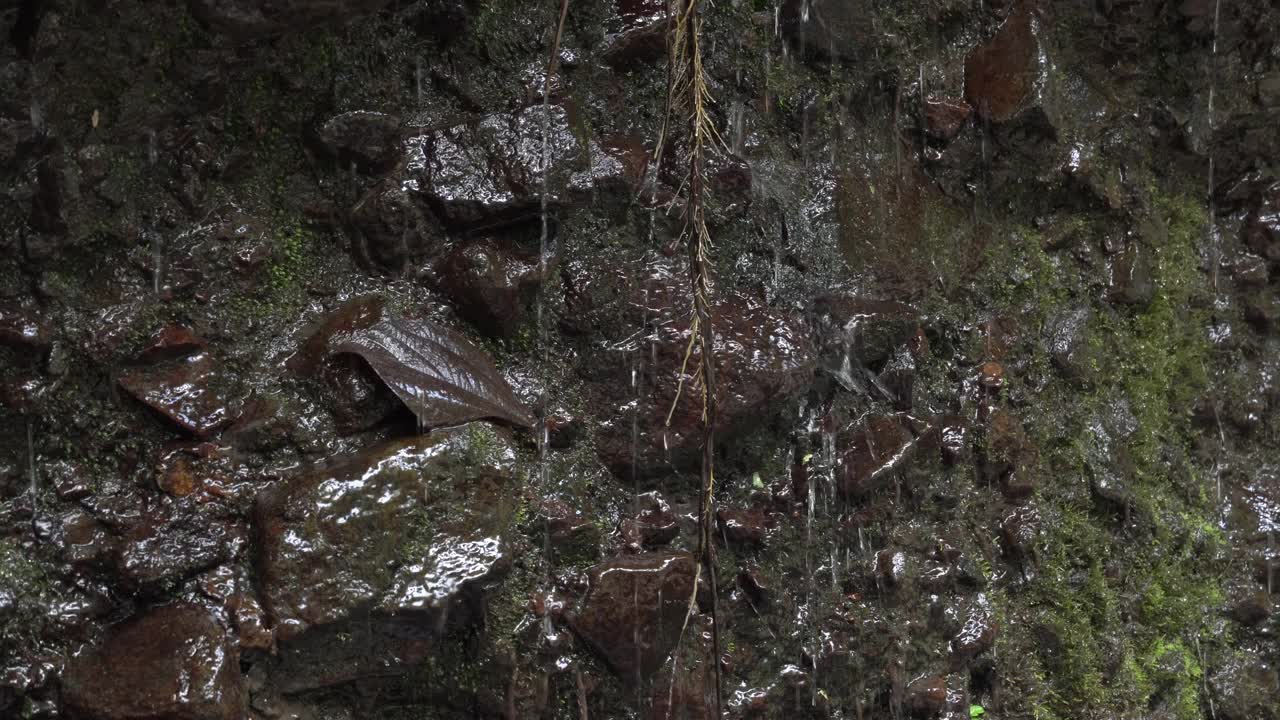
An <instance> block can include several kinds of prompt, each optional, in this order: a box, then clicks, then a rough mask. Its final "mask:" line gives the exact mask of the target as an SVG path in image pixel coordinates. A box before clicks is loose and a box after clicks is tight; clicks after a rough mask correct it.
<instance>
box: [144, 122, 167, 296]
mask: <svg viewBox="0 0 1280 720" xmlns="http://www.w3.org/2000/svg"><path fill="white" fill-rule="evenodd" d="M157 155H158V153H157V151H156V131H155V130H148V131H147V165H148V166H150V167H155V164H156V159H157ZM151 264H152V273H151V286H152V287H151V289H152V291H153V292H155V294H156V295H159V294H160V288H161V286H162V285H163V279H164V240H163V239H162V238H161V237H160V233H159V232H154V231H153V232H152V233H151Z"/></svg>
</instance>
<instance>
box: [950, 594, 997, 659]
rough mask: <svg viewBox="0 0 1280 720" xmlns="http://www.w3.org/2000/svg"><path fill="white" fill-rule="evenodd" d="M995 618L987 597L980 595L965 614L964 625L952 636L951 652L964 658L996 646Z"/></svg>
mask: <svg viewBox="0 0 1280 720" xmlns="http://www.w3.org/2000/svg"><path fill="white" fill-rule="evenodd" d="M997 631H998V628H997V627H996V624H995V620H994V618H993V617H992V614H991V608H990V606H989V605H988V604H987V601H986V598H985V597H984V596H982V595H979V596H978V598H977V600H976V601H975V602H974V604H973V606H972V607H971V608H969V612H968V614H967V615H966V616H965V621H964V625H962V626H961V627H960V630H959V632H957V633H956V634H955V636H954V637H952V638H951V652H952V653H953V654H954V655H956V656H958V657H962V658H973V657H975V656H977V655H979V654H981V653H984V652H986V651H987V650H990V649H991V648H992V647H994V646H995V642H996V633H997Z"/></svg>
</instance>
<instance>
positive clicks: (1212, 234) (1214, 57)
mask: <svg viewBox="0 0 1280 720" xmlns="http://www.w3.org/2000/svg"><path fill="white" fill-rule="evenodd" d="M1221 12H1222V0H1214V3H1213V44H1212V46H1211V49H1210V51H1209V103H1208V126H1209V134H1208V138H1207V139H1206V143H1207V148H1206V152H1207V153H1208V155H1209V173H1208V176H1209V177H1208V183H1207V187H1206V188H1205V192H1206V194H1207V196H1208V200H1209V230H1208V232H1209V247H1210V254H1211V257H1210V263H1211V265H1210V269H1209V272H1210V277H1211V278H1212V279H1213V294H1214V304H1215V305H1218V304H1220V303H1221V302H1222V299H1221V298H1220V297H1219V296H1218V269H1219V266H1221V265H1222V238H1221V237H1219V234H1218V227H1217V226H1218V221H1217V217H1216V214H1217V209H1216V208H1215V207H1214V200H1213V131H1214V121H1213V99H1214V93H1215V92H1216V91H1217V85H1218V20H1219V18H1220V17H1221Z"/></svg>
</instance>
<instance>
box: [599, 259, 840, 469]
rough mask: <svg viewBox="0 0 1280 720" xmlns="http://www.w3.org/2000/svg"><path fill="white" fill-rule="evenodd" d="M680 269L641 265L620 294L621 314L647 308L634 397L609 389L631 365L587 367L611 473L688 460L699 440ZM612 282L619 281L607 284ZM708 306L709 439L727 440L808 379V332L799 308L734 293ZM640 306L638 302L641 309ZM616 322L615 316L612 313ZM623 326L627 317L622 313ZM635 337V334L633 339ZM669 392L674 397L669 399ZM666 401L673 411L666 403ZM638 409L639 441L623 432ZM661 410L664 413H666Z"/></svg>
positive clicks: (693, 458) (698, 403)
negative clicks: (712, 435) (711, 364)
mask: <svg viewBox="0 0 1280 720" xmlns="http://www.w3.org/2000/svg"><path fill="white" fill-rule="evenodd" d="M686 282H687V280H686V278H685V276H684V275H683V274H678V273H677V272H676V270H675V268H673V267H670V266H668V265H665V264H659V265H656V266H655V267H652V268H650V274H649V276H648V277H646V278H644V279H643V280H642V281H641V286H640V287H635V288H631V289H629V292H627V294H626V295H623V298H624V300H628V301H629V302H628V303H627V304H626V305H624V312H625V313H626V318H627V321H628V322H629V321H631V320H632V319H634V320H635V321H636V323H637V324H639V321H640V319H641V317H647V319H648V322H649V327H651V328H652V332H651V334H650V335H649V336H648V337H647V338H643V339H641V340H640V342H641V343H643V344H644V346H645V347H648V348H650V349H651V351H652V352H651V355H650V358H651V362H647V363H646V365H645V368H644V372H645V377H644V378H643V385H644V387H645V388H648V389H650V392H646V393H645V396H644V397H642V398H640V399H639V404H638V405H637V404H636V398H634V397H629V396H626V395H624V394H621V393H619V392H618V389H619V388H625V387H629V385H630V367H628V366H626V365H623V364H615V365H613V366H611V367H608V368H593V369H592V371H593V372H598V373H599V375H598V376H593V377H591V378H589V379H590V381H591V391H592V393H593V396H594V397H595V398H597V400H598V402H599V403H600V405H601V406H602V408H603V409H604V413H603V414H604V416H605V418H606V419H605V422H604V424H603V426H602V427H601V429H600V433H599V435H598V437H597V451H598V452H599V454H600V457H601V459H602V460H603V461H604V462H605V463H606V464H607V465H608V466H609V467H610V468H611V469H612V470H613V471H614V472H615V473H616V474H618V476H619V477H624V478H627V477H631V473H632V471H633V469H634V470H635V471H636V472H637V473H638V474H640V475H648V476H651V475H652V474H654V473H656V472H669V470H670V468H671V467H672V466H675V467H677V468H691V467H696V465H697V462H698V458H699V457H700V448H701V442H702V400H701V396H700V391H699V380H698V377H697V376H696V372H697V367H698V363H699V362H700V353H699V351H698V350H697V349H696V348H695V349H694V351H693V354H692V356H691V357H689V358H688V362H687V363H686V362H685V350H686V349H687V348H688V347H689V313H688V294H687V291H686ZM614 290H615V291H624V290H625V286H624V288H618V287H616V286H615V287H614ZM714 305H715V307H714V312H715V331H716V347H715V366H716V373H715V374H716V398H717V414H716V421H717V422H716V428H715V430H716V440H717V444H722V446H723V447H729V448H731V447H733V443H734V440H735V439H736V438H738V437H740V436H741V435H742V434H743V433H745V432H746V431H748V430H750V429H752V428H754V427H757V426H758V425H759V424H760V423H762V422H765V421H767V420H768V419H769V418H770V417H771V416H772V415H774V414H775V413H777V412H779V411H781V410H782V408H783V407H785V406H786V404H787V401H789V400H790V398H792V397H793V396H794V395H795V394H796V393H797V392H799V391H800V390H802V389H803V388H805V387H808V385H809V384H810V383H811V382H812V380H813V370H814V367H815V364H816V360H815V356H814V350H813V346H812V344H811V343H810V341H809V334H808V333H807V332H806V330H805V328H804V326H803V324H802V323H801V322H800V320H799V319H798V318H795V317H792V316H790V315H788V314H786V313H784V312H781V311H779V310H775V309H773V308H769V307H767V306H765V305H764V304H763V303H761V302H759V301H758V300H755V299H754V298H749V297H745V296H742V295H738V294H735V293H728V292H726V293H723V294H717V298H716V302H715V303H714ZM642 310H643V312H642ZM614 324H615V326H616V325H617V324H618V323H616V321H615V323H614ZM622 326H623V327H635V325H628V324H627V323H626V322H624V323H622ZM633 341H634V340H633ZM677 398H678V401H677ZM673 407H674V412H672V408H673ZM637 413H638V418H637V419H638V423H639V424H638V428H637V429H638V443H635V444H633V442H632V419H633V417H635V416H636V414H637ZM668 414H670V417H671V423H670V425H669V426H668V425H667V424H666V420H667V417H668Z"/></svg>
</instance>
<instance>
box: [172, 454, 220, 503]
mask: <svg viewBox="0 0 1280 720" xmlns="http://www.w3.org/2000/svg"><path fill="white" fill-rule="evenodd" d="M220 459H221V458H220V452H219V449H218V446H217V445H215V444H213V443H209V442H202V443H189V442H183V443H170V444H169V445H167V446H166V447H164V448H162V449H161V451H160V457H159V461H158V462H157V463H156V468H157V470H158V471H159V472H158V478H157V480H156V485H157V486H158V487H159V488H160V490H161V491H162V492H164V493H167V494H169V495H172V496H173V497H186V496H188V495H192V494H195V493H201V494H208V493H213V494H215V495H217V496H221V495H222V494H223V493H224V492H225V491H223V490H221V485H222V484H223V483H222V480H223V478H222V477H220V475H221V472H220V469H219V467H218V465H219V460H220Z"/></svg>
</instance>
